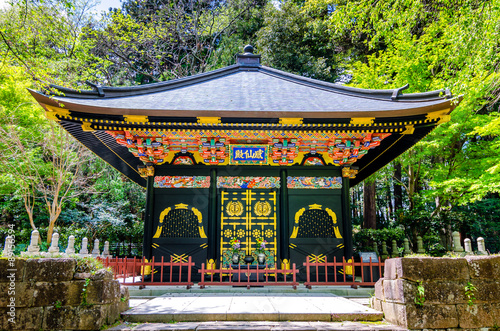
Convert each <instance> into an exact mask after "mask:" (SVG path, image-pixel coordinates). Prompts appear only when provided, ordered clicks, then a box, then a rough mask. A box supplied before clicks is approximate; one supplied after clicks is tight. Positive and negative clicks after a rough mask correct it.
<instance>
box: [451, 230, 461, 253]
mask: <svg viewBox="0 0 500 331" xmlns="http://www.w3.org/2000/svg"><path fill="white" fill-rule="evenodd" d="M451 235H452V236H453V250H454V251H455V252H457V253H460V252H463V251H464V248H463V247H462V244H460V233H459V232H457V231H454V232H453V233H452V234H451Z"/></svg>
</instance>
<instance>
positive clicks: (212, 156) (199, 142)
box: [107, 130, 391, 166]
mask: <svg viewBox="0 0 500 331" xmlns="http://www.w3.org/2000/svg"><path fill="white" fill-rule="evenodd" d="M107 132H108V133H109V134H110V135H112V136H113V137H114V138H115V139H116V142H117V143H118V144H120V145H123V146H125V147H127V148H128V150H129V151H130V152H131V153H132V154H133V155H135V156H136V157H138V158H139V159H140V160H141V161H143V162H144V163H146V162H151V163H153V164H163V163H165V162H166V159H167V157H168V155H169V153H177V152H181V153H188V152H189V153H196V154H198V155H199V157H200V159H201V160H202V161H203V163H205V164H209V165H221V164H227V163H228V162H229V158H228V156H229V155H230V154H232V153H230V150H229V149H230V145H231V144H233V145H234V144H238V145H235V146H239V148H240V153H243V154H241V155H240V159H238V158H234V156H232V161H231V163H232V164H276V165H282V166H284V165H292V164H294V163H295V162H296V158H297V156H298V153H304V154H312V156H314V155H315V154H317V155H318V156H320V155H321V156H323V157H326V156H329V157H330V158H331V159H332V160H333V163H334V164H335V165H338V166H341V165H352V164H353V163H355V162H356V160H358V159H359V158H361V157H363V155H365V154H366V153H368V151H369V150H370V149H372V148H375V147H377V146H379V145H380V142H381V141H382V140H384V139H385V138H387V137H388V136H390V135H391V133H370V132H329V131H307V132H301V131H271V130H268V131H245V130H240V131H235V130H206V131H201V130H189V131H154V130H151V131H141V130H126V131H107ZM229 137H230V138H229ZM242 143H243V144H245V145H242ZM264 147H267V148H268V149H269V150H268V153H267V154H266V155H265V157H264V155H263V154H262V153H261V152H259V149H263V148H264ZM243 149H246V150H243ZM252 149H255V150H254V151H252ZM245 153H246V154H245ZM256 153H261V154H260V155H258V154H256ZM255 156H260V157H259V158H256V157H255ZM170 157H171V158H172V154H170ZM183 161H185V162H189V161H188V160H187V159H180V160H179V161H177V162H183ZM307 162H308V163H307V165H319V162H318V160H317V159H310V160H309V161H307Z"/></svg>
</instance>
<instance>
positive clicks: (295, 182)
mask: <svg viewBox="0 0 500 331" xmlns="http://www.w3.org/2000/svg"><path fill="white" fill-rule="evenodd" d="M287 187H288V188H290V189H341V188H342V177H304V176H302V177H287Z"/></svg>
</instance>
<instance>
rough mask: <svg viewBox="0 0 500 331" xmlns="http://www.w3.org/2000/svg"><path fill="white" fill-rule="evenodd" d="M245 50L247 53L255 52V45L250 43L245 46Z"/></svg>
mask: <svg viewBox="0 0 500 331" xmlns="http://www.w3.org/2000/svg"><path fill="white" fill-rule="evenodd" d="M243 52H244V54H245V55H247V54H253V46H252V45H250V44H248V45H246V46H245V48H243Z"/></svg>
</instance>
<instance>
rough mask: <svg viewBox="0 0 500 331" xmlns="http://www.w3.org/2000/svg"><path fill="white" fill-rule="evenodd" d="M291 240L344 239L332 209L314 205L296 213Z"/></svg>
mask: <svg viewBox="0 0 500 331" xmlns="http://www.w3.org/2000/svg"><path fill="white" fill-rule="evenodd" d="M290 238H342V235H341V234H340V230H339V226H338V225H337V215H336V214H335V213H334V212H333V211H332V210H331V209H330V208H325V209H322V206H321V205H317V204H313V205H310V206H309V207H308V208H307V209H306V208H301V209H299V211H298V212H297V213H295V225H294V228H293V232H292V235H291V236H290Z"/></svg>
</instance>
